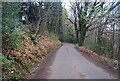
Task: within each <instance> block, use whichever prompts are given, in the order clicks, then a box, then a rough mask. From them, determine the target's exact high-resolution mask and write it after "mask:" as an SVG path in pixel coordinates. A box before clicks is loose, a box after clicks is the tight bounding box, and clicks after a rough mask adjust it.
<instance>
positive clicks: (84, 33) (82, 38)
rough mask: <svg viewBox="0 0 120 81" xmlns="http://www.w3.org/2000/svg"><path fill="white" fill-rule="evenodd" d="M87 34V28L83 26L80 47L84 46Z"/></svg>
mask: <svg viewBox="0 0 120 81" xmlns="http://www.w3.org/2000/svg"><path fill="white" fill-rule="evenodd" d="M86 32H87V28H86V26H85V25H83V26H82V27H81V31H80V38H79V39H80V40H79V46H83V44H84V40H85V35H86Z"/></svg>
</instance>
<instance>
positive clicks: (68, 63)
mask: <svg viewBox="0 0 120 81" xmlns="http://www.w3.org/2000/svg"><path fill="white" fill-rule="evenodd" d="M42 66H44V65H42ZM44 67H45V68H46V67H47V69H44V70H45V72H47V74H46V73H44V71H42V72H43V74H44V76H45V77H46V79H114V78H113V77H112V76H110V74H108V73H107V72H106V71H104V70H103V69H102V68H100V67H98V66H96V65H95V64H93V63H92V62H90V61H88V60H87V59H86V58H85V57H83V56H82V55H81V54H80V52H78V51H77V50H76V49H75V45H73V44H69V43H65V44H64V45H63V46H62V47H61V48H59V49H58V51H57V52H56V55H55V56H54V60H53V62H52V64H50V65H49V66H44ZM40 68H41V67H39V68H38V69H40ZM41 70H42V69H41ZM37 71H38V72H37V73H36V74H35V75H34V77H33V78H36V77H37V79H41V75H40V70H37ZM44 79H45V78H44Z"/></svg>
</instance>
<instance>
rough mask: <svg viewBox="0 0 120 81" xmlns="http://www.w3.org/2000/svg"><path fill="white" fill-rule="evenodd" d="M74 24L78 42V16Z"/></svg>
mask: <svg viewBox="0 0 120 81" xmlns="http://www.w3.org/2000/svg"><path fill="white" fill-rule="evenodd" d="M74 26H75V33H76V42H78V35H79V31H78V28H77V18H76V17H75V21H74Z"/></svg>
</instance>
